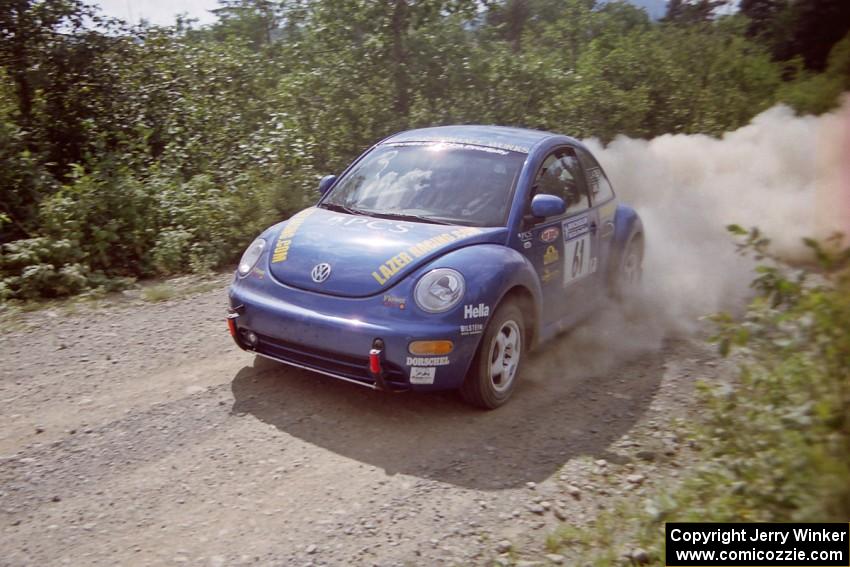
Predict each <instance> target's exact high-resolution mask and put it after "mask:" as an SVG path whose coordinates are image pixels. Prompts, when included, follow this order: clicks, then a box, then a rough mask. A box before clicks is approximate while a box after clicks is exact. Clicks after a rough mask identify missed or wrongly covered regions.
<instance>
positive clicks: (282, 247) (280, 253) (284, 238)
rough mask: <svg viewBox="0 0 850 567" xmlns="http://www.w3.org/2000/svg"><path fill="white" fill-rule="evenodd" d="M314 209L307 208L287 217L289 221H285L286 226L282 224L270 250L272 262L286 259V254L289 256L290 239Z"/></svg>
mask: <svg viewBox="0 0 850 567" xmlns="http://www.w3.org/2000/svg"><path fill="white" fill-rule="evenodd" d="M315 210H316V209H307V210H306V211H301V212H300V213H298V214H297V215H294V216H293V217H292V218H291V219H289V222H288V223H286V226H284V227H283V230H281V231H280V236H278V238H277V244H275V246H274V252H272V262H273V263H277V262H285V261H286V258H287V256H289V248H290V247H291V246H292V239H293V238H294V237H295V233H296V232H298V228H299V227H300V226H301V225H302V224H304V221H305V220H307V217H309V216H310V215H312V214H313V212H314V211H315Z"/></svg>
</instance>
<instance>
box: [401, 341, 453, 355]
mask: <svg viewBox="0 0 850 567" xmlns="http://www.w3.org/2000/svg"><path fill="white" fill-rule="evenodd" d="M454 348H455V346H454V344H453V343H452V341H413V342H412V343H410V345H408V347H407V350H409V351H410V354H420V355H422V354H449V353H450V352H452V350H454Z"/></svg>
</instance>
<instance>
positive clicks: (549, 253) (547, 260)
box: [543, 246, 561, 266]
mask: <svg viewBox="0 0 850 567" xmlns="http://www.w3.org/2000/svg"><path fill="white" fill-rule="evenodd" d="M560 257H561V256H560V255H559V254H558V249H557V248H555V247H554V246H548V247H546V252H545V253H544V254H543V265H544V266H548V265H549V264H552V263H554V262H557V261H558V258H560Z"/></svg>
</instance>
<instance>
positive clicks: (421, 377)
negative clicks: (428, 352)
mask: <svg viewBox="0 0 850 567" xmlns="http://www.w3.org/2000/svg"><path fill="white" fill-rule="evenodd" d="M436 374H437V369H436V368H434V367H433V366H427V367H421V366H420V367H413V368H411V369H410V383H411V384H433V383H434V376H435V375H436Z"/></svg>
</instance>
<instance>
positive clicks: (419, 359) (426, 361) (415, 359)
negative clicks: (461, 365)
mask: <svg viewBox="0 0 850 567" xmlns="http://www.w3.org/2000/svg"><path fill="white" fill-rule="evenodd" d="M448 364H449V357H448V356H408V357H407V366H446V365H448Z"/></svg>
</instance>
